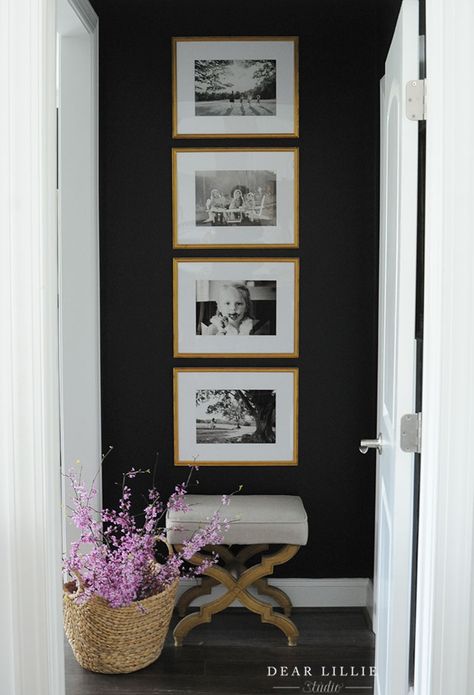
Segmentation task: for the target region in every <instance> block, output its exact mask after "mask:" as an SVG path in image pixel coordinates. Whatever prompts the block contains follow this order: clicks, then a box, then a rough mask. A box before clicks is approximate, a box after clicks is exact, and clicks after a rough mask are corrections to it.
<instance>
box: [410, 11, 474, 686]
mask: <svg viewBox="0 0 474 695" xmlns="http://www.w3.org/2000/svg"><path fill="white" fill-rule="evenodd" d="M473 35H474V5H473V3H472V0H456V2H450V1H449V0H427V3H426V36H427V41H426V49H427V62H426V64H427V71H428V72H427V98H428V119H427V126H426V128H427V178H426V271H425V319H424V325H425V329H424V366H423V443H422V460H421V500H420V539H419V562H418V599H417V606H418V611H417V636H416V664H415V668H416V672H415V694H416V695H426V694H427V693H429V694H430V695H446V694H447V693H456V695H468V693H470V692H472V687H473V685H472V684H473V678H474V673H473V670H474V661H473V659H472V654H473V648H474V644H473V636H474V635H473V591H472V586H473V578H472V569H473V543H474V466H473V454H472V444H471V441H472V434H473V432H474V398H473V394H474V268H473V265H474V234H473V229H474V196H473V191H474V167H473V159H474V130H473V127H472V124H473V122H474V83H473V79H472V66H473V65H474V43H473V41H472V37H473Z"/></svg>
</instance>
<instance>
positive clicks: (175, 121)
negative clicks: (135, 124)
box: [171, 36, 299, 139]
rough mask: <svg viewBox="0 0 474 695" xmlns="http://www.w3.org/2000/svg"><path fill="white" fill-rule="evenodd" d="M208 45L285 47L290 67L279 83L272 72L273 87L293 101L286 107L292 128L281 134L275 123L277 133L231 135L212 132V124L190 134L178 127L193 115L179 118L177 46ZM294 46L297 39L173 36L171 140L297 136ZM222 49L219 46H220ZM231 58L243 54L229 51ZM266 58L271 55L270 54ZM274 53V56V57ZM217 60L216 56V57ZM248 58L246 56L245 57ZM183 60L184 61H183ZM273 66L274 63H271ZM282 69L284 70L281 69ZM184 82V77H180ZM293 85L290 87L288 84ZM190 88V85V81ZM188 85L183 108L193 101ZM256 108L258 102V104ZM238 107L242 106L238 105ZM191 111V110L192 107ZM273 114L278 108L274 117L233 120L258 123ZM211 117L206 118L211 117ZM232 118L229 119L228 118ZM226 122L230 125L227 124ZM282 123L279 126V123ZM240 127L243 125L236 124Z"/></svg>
mask: <svg viewBox="0 0 474 695" xmlns="http://www.w3.org/2000/svg"><path fill="white" fill-rule="evenodd" d="M193 42H194V43H198V44H199V43H209V44H214V43H215V42H219V43H221V44H222V43H229V44H235V43H237V42H238V43H240V44H242V43H244V42H247V44H250V45H251V44H252V43H255V44H257V45H258V44H259V43H263V42H265V43H267V44H271V43H273V44H275V45H279V48H283V45H284V44H289V48H288V50H287V51H286V52H285V56H286V58H288V56H291V60H292V62H293V66H292V69H291V66H290V67H289V69H288V74H286V73H285V74H284V76H282V78H281V83H280V81H279V77H278V73H276V77H275V80H276V87H277V90H278V93H280V92H281V91H283V90H286V89H288V95H286V92H285V97H286V96H288V97H289V96H290V94H291V95H292V98H293V104H292V105H290V107H289V108H288V113H290V112H291V114H292V121H291V123H292V125H291V126H290V125H288V126H287V128H286V129H281V130H282V132H279V131H278V125H279V123H278V122H276V123H275V127H276V128H277V130H276V131H275V132H265V130H263V132H262V128H259V129H256V130H255V132H249V130H248V128H247V129H245V128H244V129H243V130H244V132H240V131H239V130H236V131H235V132H232V128H230V132H224V131H223V132H214V131H213V130H212V125H211V124H210V125H209V130H205V132H201V131H199V129H198V128H197V127H196V130H197V131H198V132H193V131H192V129H191V131H188V130H185V129H184V128H183V127H182V126H181V127H180V121H181V120H184V121H185V122H187V121H188V120H190V119H192V117H193V115H192V114H187V115H186V118H184V117H183V118H182V117H181V111H182V109H180V106H179V104H178V93H180V92H181V89H180V87H179V86H178V80H179V79H180V76H179V75H178V71H179V66H178V62H179V58H178V45H179V44H180V43H182V44H185V45H187V46H188V47H189V46H190V44H191V43H193ZM298 43H299V39H298V37H297V36H206V37H202V36H201V37H192V36H184V37H173V38H172V44H171V47H172V108H173V114H172V137H173V138H183V139H185V138H193V139H195V138H297V137H299V86H298V80H299V75H298V70H299V68H298ZM220 48H221V49H222V47H220ZM232 53H233V56H234V55H235V59H236V60H245V59H246V55H240V54H238V53H236V52H232ZM269 55H272V54H271V53H270V54H269ZM276 55H277V53H275V56H276ZM255 56H256V58H264V57H265V56H260V54H259V53H258V52H257V53H256V54H255ZM219 57H220V56H219ZM225 57H226V54H225V51H224V52H222V59H225ZM247 57H249V56H247ZM183 60H184V58H183ZM188 60H192V58H191V57H189V56H188ZM275 63H276V61H275ZM280 64H284V59H283V58H282V59H281V60H280ZM285 70H286V67H285ZM183 80H184V78H183ZM291 81H292V82H293V84H292V85H291V84H290V82H291ZM187 82H189V83H191V80H190V79H188V80H187ZM193 85H194V82H193ZM190 90H191V84H189V87H188V90H187V91H189V94H188V93H186V98H185V99H183V104H184V105H185V108H189V107H190V104H191V103H192V104H194V103H195V102H194V100H193V101H191V91H190ZM192 96H193V99H194V87H193V88H192ZM258 104H259V108H260V102H258ZM241 108H242V104H241ZM194 111H195V107H194ZM277 112H278V109H277V108H276V105H275V114H271V115H270V116H265V115H258V116H255V117H252V116H249V115H244V116H237V119H240V118H246V119H247V120H248V119H251V118H254V121H255V123H260V125H261V122H262V119H265V118H267V119H271V118H277ZM212 117H213V116H211V117H210V118H212ZM200 118H201V121H202V116H198V115H196V114H195V113H194V119H195V120H196V119H200ZM218 118H219V121H220V124H219V125H220V127H223V125H224V124H225V123H226V121H223V120H222V116H218ZM230 118H232V116H231V117H230ZM254 121H252V122H249V123H248V126H249V128H252V126H253V123H254ZM285 122H288V123H289V120H288V117H287V118H286V119H285V120H284V121H283V123H285ZM227 123H228V124H229V125H230V122H229V121H227ZM267 123H271V121H268V120H267ZM283 123H282V124H283ZM234 124H235V121H233V122H232V125H234ZM240 125H241V126H242V125H243V123H241V124H240ZM246 125H247V124H246ZM199 126H201V123H199ZM234 127H236V128H237V127H238V125H237V124H235V125H234ZM267 127H268V128H270V131H272V130H273V124H272V125H271V126H270V125H268V126H267Z"/></svg>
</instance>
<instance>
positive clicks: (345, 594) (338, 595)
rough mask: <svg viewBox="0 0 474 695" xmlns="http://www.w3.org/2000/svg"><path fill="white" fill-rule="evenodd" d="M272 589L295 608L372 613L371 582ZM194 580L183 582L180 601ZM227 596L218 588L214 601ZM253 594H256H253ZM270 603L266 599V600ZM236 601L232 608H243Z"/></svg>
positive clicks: (286, 582) (283, 582) (284, 583)
mask: <svg viewBox="0 0 474 695" xmlns="http://www.w3.org/2000/svg"><path fill="white" fill-rule="evenodd" d="M270 584H271V585H272V586H276V587H278V588H279V589H282V590H283V591H284V592H285V593H286V594H288V596H289V597H290V600H291V602H292V604H293V606H294V607H295V608H342V607H346V608H348V607H361V606H363V607H365V608H368V609H369V610H370V605H371V604H370V603H369V601H370V600H371V599H370V597H371V593H372V591H371V585H372V582H371V581H370V579H365V578H361V579H359V578H357V579H353V578H348V579H272V580H271V581H270ZM195 585H196V580H194V579H182V580H181V582H180V585H179V588H178V598H179V597H180V596H181V595H182V594H183V593H184V592H185V591H186V589H189V588H190V587H192V586H195ZM223 593H224V589H223V587H220V586H217V587H215V588H214V589H213V590H212V594H211V596H212V598H213V599H214V598H217V597H218V596H221V595H222V594H223ZM251 593H255V595H256V596H257V594H256V592H254V591H253V590H252V591H251ZM210 600H211V597H210V596H209V595H206V596H200V597H199V598H198V599H196V600H195V601H193V603H192V604H191V605H192V606H201V605H202V604H203V603H207V602H208V601H210ZM265 600H266V597H265ZM240 605H241V604H240V603H239V602H238V601H234V603H233V604H232V606H240Z"/></svg>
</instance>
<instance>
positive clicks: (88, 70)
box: [57, 0, 102, 551]
mask: <svg viewBox="0 0 474 695" xmlns="http://www.w3.org/2000/svg"><path fill="white" fill-rule="evenodd" d="M57 7H58V17H57V33H58V43H57V47H58V56H57V66H58V75H57V104H58V182H59V192H58V239H59V244H58V256H59V361H60V383H59V388H60V411H61V423H62V426H61V461H62V469H63V472H67V471H69V470H70V469H71V468H72V467H73V466H74V462H75V461H77V460H79V461H80V468H81V478H82V480H83V481H84V483H85V484H86V485H89V486H90V485H91V484H92V481H94V488H95V489H96V490H97V493H96V494H95V495H94V498H93V499H92V507H93V508H94V509H100V508H101V506H102V494H101V491H102V485H101V476H100V475H99V476H98V475H97V472H98V469H99V467H100V461H101V408H100V315H99V311H100V282H99V186H98V174H99V172H98V159H99V156H98V142H99V132H98V130H99V118H98V112H99V105H98V101H99V100H98V82H99V80H98V48H99V46H98V40H99V30H98V18H97V15H96V14H95V12H94V10H93V9H92V7H91V6H90V5H89V3H88V2H87V1H86V2H85V1H84V0H58V3H57ZM72 497H73V495H72V490H71V486H70V485H69V481H68V480H67V478H64V477H63V501H64V503H65V505H66V508H67V507H70V506H71V504H72ZM67 516H68V515H67V514H66V513H65V514H64V520H63V521H64V532H63V550H64V551H66V549H67V548H69V547H70V544H71V542H72V541H73V540H77V538H78V536H79V532H78V530H77V529H76V528H75V527H74V526H73V525H72V524H71V523H70V521H69V520H68V518H67Z"/></svg>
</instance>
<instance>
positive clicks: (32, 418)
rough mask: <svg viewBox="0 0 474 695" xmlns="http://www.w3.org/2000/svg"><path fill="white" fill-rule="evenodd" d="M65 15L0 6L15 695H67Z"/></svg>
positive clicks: (8, 603) (3, 664) (50, 5)
mask: <svg viewBox="0 0 474 695" xmlns="http://www.w3.org/2000/svg"><path fill="white" fill-rule="evenodd" d="M55 10H56V6H55V2H54V0H3V1H2V2H1V3H0V93H1V94H2V99H1V100H0V152H1V153H2V155H1V157H0V188H1V201H2V203H1V205H0V230H1V231H0V282H1V292H0V307H1V319H0V320H1V326H0V376H1V386H0V408H1V423H2V425H1V427H2V430H1V436H0V448H1V451H0V461H1V465H2V473H3V475H2V484H1V485H0V514H1V528H2V571H1V572H0V585H1V587H0V601H1V607H2V628H4V629H2V630H1V631H0V635H1V636H0V645H1V646H0V673H1V683H2V685H1V689H2V692H5V693H8V695H32V694H33V693H34V694H35V695H62V694H63V693H64V655H63V635H62V600H61V597H62V587H61V573H60V572H59V571H58V570H59V568H60V562H61V498H60V469H59V446H60V442H59V399H58V316H57V211H56V118H55V103H56V94H55V72H56V60H55V58H56V57H55V45H56V26H55V22H56V17H55ZM3 621H4V623H3Z"/></svg>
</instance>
